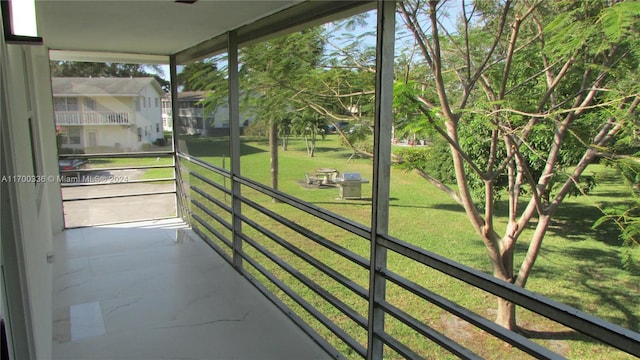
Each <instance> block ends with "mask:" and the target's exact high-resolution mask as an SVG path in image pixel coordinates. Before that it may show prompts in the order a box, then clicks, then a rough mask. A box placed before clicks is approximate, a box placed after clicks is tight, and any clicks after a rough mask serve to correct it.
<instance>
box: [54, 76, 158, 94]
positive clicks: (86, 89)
mask: <svg viewBox="0 0 640 360" xmlns="http://www.w3.org/2000/svg"><path fill="white" fill-rule="evenodd" d="M51 84H52V90H53V96H137V95H138V94H139V93H140V91H142V89H144V88H145V87H146V86H149V85H151V86H153V87H154V88H156V90H157V91H158V93H159V94H162V93H163V92H162V88H161V87H160V84H159V83H158V81H156V79H154V78H152V77H139V78H79V77H56V78H52V79H51Z"/></svg>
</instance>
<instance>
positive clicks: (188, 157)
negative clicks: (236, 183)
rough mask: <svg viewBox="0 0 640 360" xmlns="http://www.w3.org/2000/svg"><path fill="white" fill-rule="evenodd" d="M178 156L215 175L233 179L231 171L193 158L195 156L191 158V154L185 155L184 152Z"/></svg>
mask: <svg viewBox="0 0 640 360" xmlns="http://www.w3.org/2000/svg"><path fill="white" fill-rule="evenodd" d="M177 155H178V157H180V158H181V159H185V160H187V161H189V162H191V163H194V164H196V165H198V166H200V167H203V168H205V169H207V170H209V171H213V172H215V173H217V174H219V175H222V176H224V177H227V178H230V177H231V174H230V173H229V171H227V170H225V169H221V168H219V167H217V166H215V165H213V164H210V163H208V162H206V161H203V160H200V159H198V158H196V157H193V156H191V155H189V154H185V153H183V152H178V154H177ZM187 170H188V169H187Z"/></svg>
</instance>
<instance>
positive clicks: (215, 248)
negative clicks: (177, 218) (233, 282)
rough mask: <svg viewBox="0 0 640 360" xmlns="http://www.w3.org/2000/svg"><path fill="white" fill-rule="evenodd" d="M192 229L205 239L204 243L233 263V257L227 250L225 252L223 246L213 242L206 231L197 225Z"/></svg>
mask: <svg viewBox="0 0 640 360" xmlns="http://www.w3.org/2000/svg"><path fill="white" fill-rule="evenodd" d="M196 221H197V220H196ZM191 230H193V232H195V233H196V234H198V236H200V237H201V238H202V239H203V240H204V243H205V244H207V246H209V247H210V248H212V249H213V250H214V251H215V252H216V253H218V255H220V256H221V257H222V258H223V259H224V260H225V261H226V262H228V263H229V265H232V264H233V260H232V259H231V257H230V256H229V255H228V254H227V253H226V252H224V250H222V248H221V247H220V246H219V245H218V244H216V243H215V242H213V240H211V239H210V238H209V237H208V236H207V235H206V234H205V233H203V232H202V231H200V229H198V228H197V227H192V228H191Z"/></svg>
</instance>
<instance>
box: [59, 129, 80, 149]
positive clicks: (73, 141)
mask: <svg viewBox="0 0 640 360" xmlns="http://www.w3.org/2000/svg"><path fill="white" fill-rule="evenodd" d="M59 136H60V142H61V143H63V144H68V145H80V143H81V129H80V128H77V127H70V128H67V129H64V130H61V132H60V135H59Z"/></svg>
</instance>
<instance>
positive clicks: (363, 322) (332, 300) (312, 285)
mask: <svg viewBox="0 0 640 360" xmlns="http://www.w3.org/2000/svg"><path fill="white" fill-rule="evenodd" d="M256 230H258V231H260V232H262V230H266V229H264V228H262V227H258V228H256ZM267 232H268V231H267ZM263 234H264V233H263ZM238 235H239V236H240V237H241V238H242V239H243V240H244V241H245V242H246V243H247V244H249V245H251V246H253V248H254V249H256V250H257V251H259V252H260V253H261V254H262V255H264V256H266V257H267V258H269V260H271V261H273V262H274V263H276V264H277V265H278V266H280V268H282V269H284V270H285V271H286V272H288V273H289V274H291V276H293V277H294V278H296V279H297V280H298V281H300V282H302V283H303V284H304V285H305V286H306V287H307V288H309V289H311V290H313V292H315V293H316V294H318V295H320V297H321V298H323V299H324V300H325V301H327V302H328V303H329V304H331V306H333V307H334V308H336V309H338V310H339V311H340V312H341V313H343V314H345V315H346V316H347V317H349V318H350V319H351V320H353V321H354V322H355V323H356V324H358V325H360V327H362V328H363V329H366V328H367V319H366V318H365V317H364V316H362V315H360V314H358V312H356V311H355V310H354V309H353V308H351V307H350V306H349V305H347V304H345V303H344V302H343V301H342V300H340V299H338V298H337V297H336V296H335V295H333V294H332V293H330V292H329V291H328V290H326V289H325V288H323V287H322V286H320V285H318V283H316V282H315V281H313V280H311V279H310V278H309V277H307V276H306V275H304V274H303V273H302V272H300V270H298V269H296V268H294V267H293V266H292V265H291V264H289V263H287V262H286V261H284V260H283V259H281V258H280V257H278V256H277V255H275V254H274V253H272V252H271V251H269V250H268V249H266V248H265V247H264V246H262V245H260V244H258V242H256V241H255V240H253V239H252V238H250V237H249V236H247V235H245V234H243V233H240V234H238ZM264 235H267V234H264ZM271 235H273V234H271ZM267 236H269V235H267Z"/></svg>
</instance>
